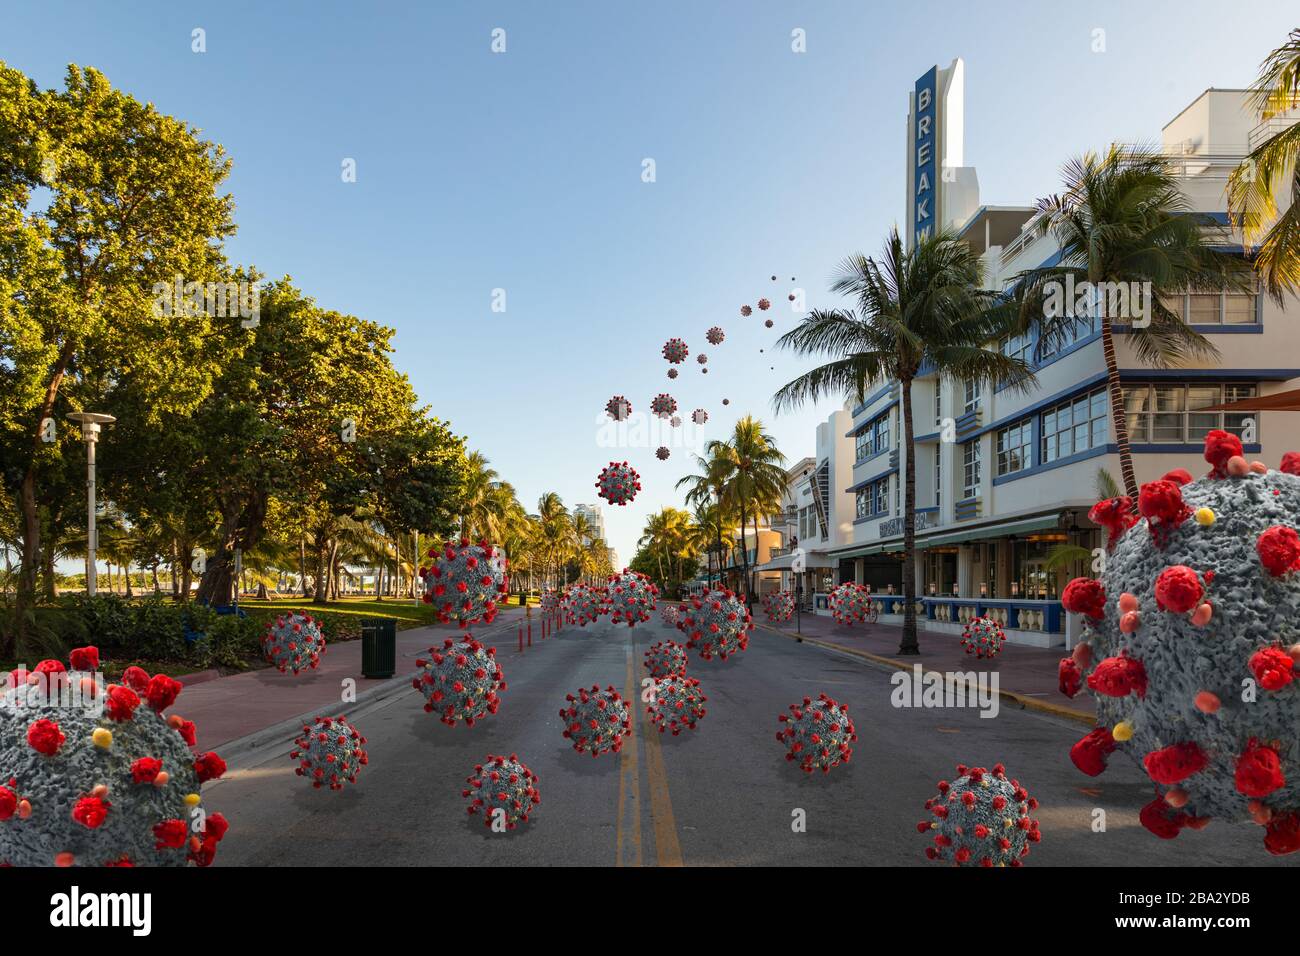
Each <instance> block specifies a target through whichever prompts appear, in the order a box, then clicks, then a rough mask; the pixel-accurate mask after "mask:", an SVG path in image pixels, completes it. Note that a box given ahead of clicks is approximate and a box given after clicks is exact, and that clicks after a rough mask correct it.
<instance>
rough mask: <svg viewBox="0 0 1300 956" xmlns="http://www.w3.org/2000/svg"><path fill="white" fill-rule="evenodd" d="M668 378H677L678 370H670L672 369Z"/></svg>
mask: <svg viewBox="0 0 1300 956" xmlns="http://www.w3.org/2000/svg"><path fill="white" fill-rule="evenodd" d="M668 377H669V378H676V377H677V369H675V368H670V369H669V370H668Z"/></svg>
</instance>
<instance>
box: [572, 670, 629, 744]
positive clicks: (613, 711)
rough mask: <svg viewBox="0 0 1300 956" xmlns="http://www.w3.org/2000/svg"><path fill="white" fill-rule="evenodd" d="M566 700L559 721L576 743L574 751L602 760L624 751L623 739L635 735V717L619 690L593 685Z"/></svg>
mask: <svg viewBox="0 0 1300 956" xmlns="http://www.w3.org/2000/svg"><path fill="white" fill-rule="evenodd" d="M565 699H566V700H567V701H568V706H567V707H563V708H561V709H560V718H561V719H562V720H563V721H564V736H565V739H567V740H570V741H572V742H573V749H574V750H576V751H578V752H579V753H589V754H591V755H592V756H593V757H599V756H600V755H601V754H603V753H608V752H609V751H611V750H612V751H613V752H614V753H618V752H619V751H620V750H622V749H623V738H624V737H626V736H628V735H629V734H631V733H632V718H631V715H630V714H629V713H628V710H627V704H626V703H625V702H624V701H623V698H622V697H620V696H619V693H618V691H616V690H615V689H614V688H613V687H607V688H605V689H604V690H601V689H600V688H599V687H597V686H595V685H593V686H592V688H591V689H590V690H587V689H585V688H584V689H583V690H580V691H578V693H577V694H569V695H567V696H566V698H565Z"/></svg>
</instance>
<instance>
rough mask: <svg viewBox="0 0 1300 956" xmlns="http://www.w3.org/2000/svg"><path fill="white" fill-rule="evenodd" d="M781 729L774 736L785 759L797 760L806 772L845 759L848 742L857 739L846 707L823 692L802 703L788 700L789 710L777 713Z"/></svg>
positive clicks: (827, 768) (828, 768)
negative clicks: (784, 751)
mask: <svg viewBox="0 0 1300 956" xmlns="http://www.w3.org/2000/svg"><path fill="white" fill-rule="evenodd" d="M777 719H778V720H779V721H781V725H782V726H781V729H780V730H778V731H777V732H776V739H777V740H779V741H780V742H781V743H782V744H783V745H784V746H785V747H786V748H787V750H786V754H785V759H786V760H789V761H791V762H794V763H798V764H799V769H800V770H802V771H804V772H805V773H812V772H813V771H814V770H818V769H819V770H821V772H822V773H830V772H831V767H838V766H839V765H840V764H842V763H848V762H849V759H850V758H851V757H852V756H853V748H852V747H850V746H849V744H851V743H853V742H854V741H855V740H857V739H858V735H857V734H856V733H855V732H854V730H853V721H852V720H850V719H849V709H848V708H847V707H846V706H844V705H843V704H840V703H837V702H836V701H835V700H834V699H832V698H830V697H827V696H826V695H825V694H818V695H817V699H816V700H813V699H812V698H811V697H805V698H804V699H803V703H802V704H791V705H790V713H788V714H781V715H779V716H778V717H777Z"/></svg>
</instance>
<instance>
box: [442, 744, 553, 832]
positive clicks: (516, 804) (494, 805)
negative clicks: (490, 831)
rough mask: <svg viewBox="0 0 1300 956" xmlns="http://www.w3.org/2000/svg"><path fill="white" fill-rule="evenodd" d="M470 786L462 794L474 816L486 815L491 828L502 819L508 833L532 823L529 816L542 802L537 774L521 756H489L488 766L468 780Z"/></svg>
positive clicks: (477, 771)
mask: <svg viewBox="0 0 1300 956" xmlns="http://www.w3.org/2000/svg"><path fill="white" fill-rule="evenodd" d="M465 782H466V783H467V784H469V786H468V787H466V788H465V789H464V790H462V791H461V796H462V797H467V798H469V806H468V807H467V808H466V809H467V810H468V812H469V814H470V816H473V815H474V814H476V813H482V814H483V824H484V826H487V827H489V828H490V827H491V826H492V825H493V820H494V818H500V819H501V820H502V822H504V823H505V827H506V829H507V830H513V829H514V828H515V827H516V826H518V825H519V824H520V823H527V822H528V814H529V813H531V812H532V810H533V808H534V807H535V806H537V805H538V804H539V803H541V802H542V794H541V792H540V791H539V790H538V789H537V774H535V773H533V772H532V771H531V770H529V769H528V768H527V767H526V766H524V765H523V764H522V763H520V762H519V757H518V756H517V755H515V754H511V755H510V756H509V757H495V756H491V755H489V756H488V758H487V762H486V763H481V764H477V765H475V767H474V773H473V774H472V775H471V776H469V777H467V778H466V779H465Z"/></svg>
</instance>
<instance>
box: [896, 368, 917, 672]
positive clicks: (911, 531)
mask: <svg viewBox="0 0 1300 956" xmlns="http://www.w3.org/2000/svg"><path fill="white" fill-rule="evenodd" d="M899 384H900V387H901V390H902V391H901V395H900V398H901V403H900V405H901V408H902V411H903V446H904V447H905V448H906V450H907V463H906V465H905V466H904V468H903V475H904V477H903V639H902V641H901V642H900V643H899V645H898V653H899V654H920V653H921V645H920V643H919V642H918V641H917V635H916V444H915V434H914V432H913V431H912V380H911V379H910V378H905V379H903V380H902V381H901V382H900V383H899Z"/></svg>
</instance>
